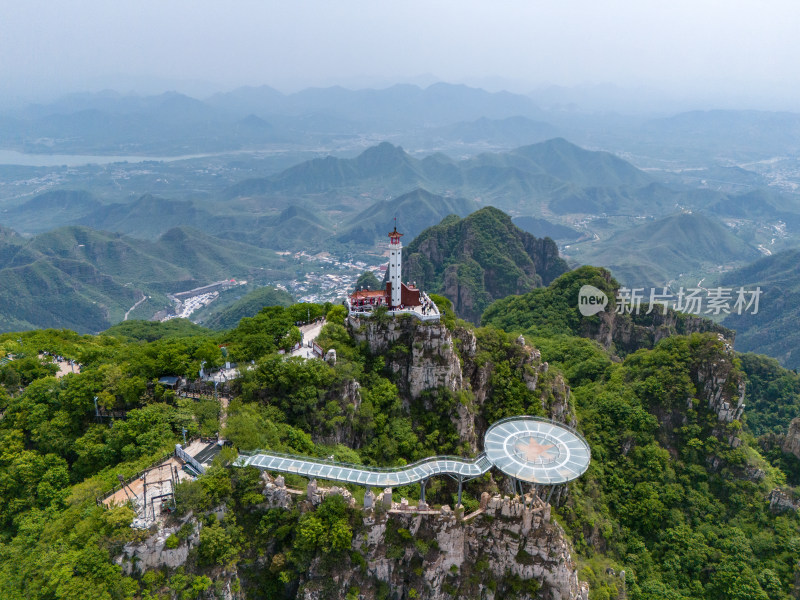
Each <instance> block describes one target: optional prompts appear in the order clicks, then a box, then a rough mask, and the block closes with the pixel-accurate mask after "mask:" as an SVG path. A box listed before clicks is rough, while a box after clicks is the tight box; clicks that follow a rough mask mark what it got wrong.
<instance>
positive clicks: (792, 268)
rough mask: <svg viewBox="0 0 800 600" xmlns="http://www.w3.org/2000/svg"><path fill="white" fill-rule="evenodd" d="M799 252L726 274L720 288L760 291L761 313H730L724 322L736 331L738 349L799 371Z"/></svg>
mask: <svg viewBox="0 0 800 600" xmlns="http://www.w3.org/2000/svg"><path fill="white" fill-rule="evenodd" d="M798 265H800V250H797V249H795V250H786V251H784V252H779V253H777V254H773V255H772V256H765V257H764V258H761V259H760V260H757V261H755V262H754V263H752V264H750V265H747V266H745V267H742V268H741V269H737V270H736V271H732V272H731V273H726V274H725V275H724V276H723V277H722V279H721V281H720V285H723V286H725V287H730V288H733V289H738V288H740V287H744V288H745V289H747V290H755V289H756V288H760V289H761V292H762V294H761V297H760V299H759V307H758V313H757V314H752V310H749V311H744V312H743V314H742V315H737V314H731V315H729V316H728V317H726V318H725V320H724V321H723V323H724V324H725V326H726V327H730V328H731V329H735V330H736V349H737V350H739V351H741V352H758V353H759V354H768V355H769V356H773V357H775V358H777V359H778V360H779V361H780V363H781V364H782V365H783V366H785V367H787V368H789V369H795V370H797V369H800V327H799V326H798V324H800V269H798Z"/></svg>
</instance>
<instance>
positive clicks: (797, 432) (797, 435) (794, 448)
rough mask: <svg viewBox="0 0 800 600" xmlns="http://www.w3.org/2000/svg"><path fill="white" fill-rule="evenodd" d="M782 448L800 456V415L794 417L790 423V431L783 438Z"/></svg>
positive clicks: (788, 452)
mask: <svg viewBox="0 0 800 600" xmlns="http://www.w3.org/2000/svg"><path fill="white" fill-rule="evenodd" d="M781 449H782V450H783V451H784V452H786V453H787V454H794V455H795V456H796V457H797V458H800V417H797V418H795V419H793V420H792V422H791V423H790V424H789V432H788V433H787V434H786V438H785V439H784V440H783V446H782V447H781Z"/></svg>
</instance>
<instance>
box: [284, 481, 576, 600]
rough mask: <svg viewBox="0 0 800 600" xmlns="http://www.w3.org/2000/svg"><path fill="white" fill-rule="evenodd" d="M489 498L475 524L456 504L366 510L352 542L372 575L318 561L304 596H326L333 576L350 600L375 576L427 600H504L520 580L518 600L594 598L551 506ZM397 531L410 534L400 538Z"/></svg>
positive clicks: (308, 577)
mask: <svg viewBox="0 0 800 600" xmlns="http://www.w3.org/2000/svg"><path fill="white" fill-rule="evenodd" d="M487 496H488V495H487ZM482 500H483V502H482V504H483V511H484V514H483V515H478V516H476V517H474V518H472V519H471V520H469V521H465V520H464V519H463V517H462V512H461V511H452V510H450V509H449V507H442V510H441V511H440V512H439V513H438V514H430V513H427V514H424V515H422V514H417V513H416V512H415V511H413V510H408V509H407V510H402V508H398V510H396V511H393V512H392V513H391V514H381V515H379V516H376V515H375V514H374V513H373V512H372V511H371V510H370V511H366V512H365V513H364V530H363V531H362V532H359V534H358V535H357V536H354V539H353V549H354V550H357V551H359V552H361V553H363V554H364V556H365V558H366V561H367V573H366V576H365V574H363V573H362V572H361V571H360V570H359V569H353V568H345V567H344V565H343V566H342V568H340V569H338V568H337V569H334V572H333V573H330V572H326V571H325V570H324V569H323V568H322V566H321V565H320V564H318V563H316V564H312V565H311V568H310V569H309V571H308V573H307V575H306V577H305V579H304V581H302V582H301V585H300V592H299V594H298V597H300V598H304V599H305V600H312V599H316V598H319V597H321V596H320V594H321V591H322V589H323V588H326V583H327V582H328V581H329V580H330V579H333V580H335V581H336V588H337V589H338V590H341V591H340V592H339V593H338V595H334V596H330V595H328V596H326V597H336V598H341V599H344V598H345V595H346V593H347V590H349V589H352V588H357V589H360V590H361V591H362V593H364V592H366V591H367V589H368V588H369V586H370V585H371V583H370V580H378V581H381V582H384V583H385V584H388V586H389V588H390V589H391V590H393V591H394V592H395V593H396V594H397V597H408V596H410V595H411V590H412V589H413V590H414V592H413V593H414V595H415V596H416V597H417V598H420V599H422V600H450V599H451V598H453V597H462V598H467V597H468V598H486V599H489V600H494V599H498V600H499V598H501V597H502V596H503V592H504V590H505V589H506V588H505V586H506V585H508V584H509V582H511V581H515V582H523V585H522V587H523V589H524V590H527V592H523V593H522V595H520V596H518V597H519V598H530V599H533V598H542V599H545V600H588V592H589V589H588V585H587V584H586V583H582V582H580V581H579V579H578V571H577V565H576V563H575V561H574V560H573V558H572V549H571V547H570V544H569V542H568V540H567V537H566V535H565V533H564V531H563V530H562V529H561V527H560V526H559V525H558V524H556V523H553V522H551V521H550V507H549V505H546V504H545V503H543V502H542V501H541V500H539V499H538V498H536V497H534V496H531V495H528V496H525V497H524V498H520V497H515V498H509V497H507V496H506V497H500V496H494V497H492V498H483V499H482ZM398 531H403V532H405V533H403V534H402V535H401V536H400V537H399V538H398V536H397V534H396V532H398ZM398 540H402V541H399V542H398ZM330 592H331V587H330V586H327V593H328V594H330ZM365 597H369V593H365Z"/></svg>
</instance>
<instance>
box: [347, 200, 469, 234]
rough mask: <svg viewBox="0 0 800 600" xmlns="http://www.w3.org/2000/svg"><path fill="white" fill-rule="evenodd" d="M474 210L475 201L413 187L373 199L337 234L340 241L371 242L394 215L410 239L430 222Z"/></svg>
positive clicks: (392, 220) (385, 229)
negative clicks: (386, 196) (403, 192)
mask: <svg viewBox="0 0 800 600" xmlns="http://www.w3.org/2000/svg"><path fill="white" fill-rule="evenodd" d="M477 209H478V203H477V202H475V201H474V200H465V199H464V198H444V197H442V196H439V195H436V194H431V193H430V192H427V191H425V190H423V189H417V190H414V191H413V192H409V193H408V194H403V195H402V196H400V197H398V198H393V199H391V200H383V201H379V202H375V203H374V204H373V205H372V206H370V207H369V208H367V209H365V210H363V211H362V212H360V213H358V214H357V215H355V216H354V217H352V218H351V219H349V220H348V221H347V222H345V224H344V232H343V233H341V234H339V235H338V236H337V239H338V240H339V241H341V242H343V243H348V242H352V243H356V244H367V245H370V246H373V245H375V244H376V243H377V242H378V241H385V238H386V234H387V233H388V231H389V229H388V225H389V224H390V223H394V219H395V218H397V226H398V227H399V228H400V229H401V231H403V233H404V235H406V236H408V238H407V239H414V238H415V237H417V235H419V234H420V233H421V232H422V231H423V230H424V229H425V228H426V227H430V225H431V223H438V222H439V221H441V220H442V219H443V218H445V217H446V216H448V215H458V216H460V217H465V216H467V215H468V214H470V213H471V212H474V211H475V210H477Z"/></svg>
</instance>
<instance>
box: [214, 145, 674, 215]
mask: <svg viewBox="0 0 800 600" xmlns="http://www.w3.org/2000/svg"><path fill="white" fill-rule="evenodd" d="M651 183H652V179H651V178H650V177H649V176H648V175H647V174H645V173H644V172H643V171H640V170H638V169H636V168H635V167H633V166H632V165H631V164H630V163H627V162H625V161H623V160H622V159H620V158H617V157H616V156H614V155H612V154H609V153H606V152H591V151H588V150H583V149H582V148H579V147H577V146H575V145H573V144H570V143H569V142H567V141H566V140H563V139H558V138H557V139H553V140H549V141H546V142H542V143H539V144H534V145H531V146H524V147H521V148H517V149H516V150H512V151H510V152H506V153H499V154H481V155H479V156H476V157H473V158H470V159H465V160H462V161H455V160H453V159H451V158H449V157H447V156H444V155H442V154H433V155H430V156H427V157H425V158H423V159H421V160H420V159H416V158H413V157H412V156H410V155H409V154H408V153H406V152H405V151H404V150H403V149H402V148H399V147H397V146H393V145H391V144H389V143H388V142H383V143H382V144H380V145H378V146H375V147H373V148H369V149H368V150H366V151H364V152H363V153H362V154H360V155H359V156H357V157H356V158H346V159H342V158H335V157H330V156H329V157H326V158H320V159H314V160H311V161H307V162H304V163H301V164H299V165H297V166H295V167H292V168H290V169H287V170H286V171H283V172H282V173H279V174H276V175H273V176H271V177H267V178H261V179H252V180H246V181H243V182H241V183H239V184H236V185H234V186H232V187H231V188H229V189H228V190H227V192H226V197H227V198H231V199H232V198H238V197H254V196H255V197H259V196H276V197H279V198H280V197H286V196H287V195H293V196H298V195H300V196H304V197H306V196H311V195H315V196H321V197H323V198H325V197H328V196H331V194H332V192H333V191H335V193H336V195H337V198H338V199H339V201H341V199H342V198H348V197H350V198H353V199H355V198H359V197H361V196H362V195H363V194H365V193H366V194H368V195H369V196H371V197H372V198H385V197H386V196H392V195H395V196H396V195H400V194H403V193H406V192H408V191H411V190H413V189H414V188H423V189H425V190H427V191H429V192H433V193H437V194H455V195H457V196H462V197H466V198H470V197H475V196H480V197H481V199H482V201H483V202H485V203H490V202H491V203H493V204H496V205H497V206H499V207H501V208H505V207H508V208H512V207H513V208H514V210H516V211H519V210H524V209H528V210H530V209H532V208H535V207H541V206H542V205H547V203H548V202H550V203H551V204H559V205H560V204H563V203H565V202H568V201H570V199H571V198H572V197H573V196H574V195H575V194H579V193H581V190H584V188H586V191H585V192H584V194H595V195H597V194H599V193H604V194H605V195H606V196H608V197H610V198H616V197H620V198H623V197H629V196H631V195H632V191H631V190H633V189H638V188H642V187H645V186H648V185H650V184H651ZM671 195H674V192H671ZM352 202H355V200H352ZM631 202H633V199H631V200H629V202H628V204H630V203H631ZM672 204H674V198H672ZM639 208H640V207H639ZM625 210H627V207H626V208H625ZM567 212H589V211H583V210H571V209H570V210H568V211H567Z"/></svg>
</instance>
